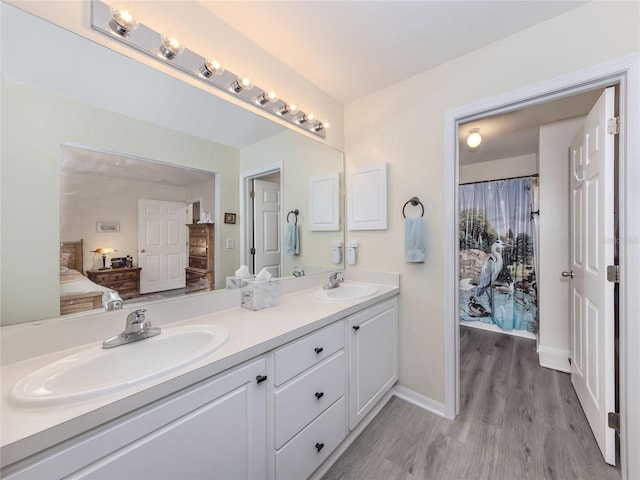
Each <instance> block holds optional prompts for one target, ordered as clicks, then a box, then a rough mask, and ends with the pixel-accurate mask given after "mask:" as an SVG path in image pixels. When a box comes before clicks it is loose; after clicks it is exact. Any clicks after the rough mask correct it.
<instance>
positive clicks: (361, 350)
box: [348, 298, 398, 430]
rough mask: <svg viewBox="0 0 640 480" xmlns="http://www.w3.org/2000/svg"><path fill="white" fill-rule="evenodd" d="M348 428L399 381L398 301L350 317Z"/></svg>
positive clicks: (384, 303) (392, 300) (380, 304)
mask: <svg viewBox="0 0 640 480" xmlns="http://www.w3.org/2000/svg"><path fill="white" fill-rule="evenodd" d="M348 335H349V429H350V430H353V429H354V428H355V426H356V425H357V424H358V423H359V422H360V421H361V420H362V419H363V418H364V417H365V415H366V414H367V413H369V411H370V410H371V408H373V406H374V405H375V404H376V403H377V402H378V401H379V400H380V399H381V398H382V397H383V396H384V394H385V393H386V392H387V391H388V390H389V389H390V388H391V387H392V386H393V384H394V383H395V382H396V381H397V380H398V320H397V300H396V298H393V299H391V300H387V301H384V302H381V303H379V304H378V305H374V306H373V307H371V308H369V309H367V310H364V311H362V312H360V313H357V314H355V315H352V316H351V317H350V318H349V333H348Z"/></svg>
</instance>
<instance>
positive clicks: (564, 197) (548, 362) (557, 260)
mask: <svg viewBox="0 0 640 480" xmlns="http://www.w3.org/2000/svg"><path fill="white" fill-rule="evenodd" d="M581 122H582V119H581V118H575V119H570V120H565V121H562V122H555V123H550V124H547V125H542V126H541V127H540V134H539V152H538V158H539V162H540V187H539V189H540V190H539V191H540V216H539V219H538V220H539V226H540V252H541V253H540V255H539V257H538V258H539V262H540V268H539V271H538V272H537V273H536V274H537V279H538V314H539V318H540V336H539V342H538V354H539V359H540V365H542V366H544V367H550V368H555V369H557V370H562V371H565V372H568V371H570V365H569V360H568V359H569V354H570V343H569V293H570V289H569V287H570V282H569V280H568V279H566V278H563V277H562V276H561V275H560V273H561V272H562V271H563V270H569V269H570V263H569V154H568V151H569V150H568V149H569V145H570V143H571V139H572V138H573V136H574V134H575V133H576V132H577V130H578V127H579V126H580V124H581Z"/></svg>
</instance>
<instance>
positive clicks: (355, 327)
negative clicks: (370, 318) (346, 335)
mask: <svg viewBox="0 0 640 480" xmlns="http://www.w3.org/2000/svg"><path fill="white" fill-rule="evenodd" d="M352 328H353V329H354V330H355V331H356V332H357V331H358V330H360V325H354V326H353V327H352Z"/></svg>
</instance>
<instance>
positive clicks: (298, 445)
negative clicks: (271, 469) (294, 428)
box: [276, 397, 347, 480]
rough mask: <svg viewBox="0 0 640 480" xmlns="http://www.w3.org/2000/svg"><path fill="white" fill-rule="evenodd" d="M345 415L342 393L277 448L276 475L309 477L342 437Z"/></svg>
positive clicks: (284, 478)
mask: <svg viewBox="0 0 640 480" xmlns="http://www.w3.org/2000/svg"><path fill="white" fill-rule="evenodd" d="M345 417H346V402H345V399H344V397H342V398H341V399H340V400H338V401H337V402H336V403H334V404H333V405H332V406H331V407H330V408H329V409H328V410H327V411H326V412H324V413H323V414H322V415H320V416H319V417H318V418H317V419H316V420H315V421H314V422H313V423H312V424H311V425H309V426H308V427H307V428H305V429H304V430H303V431H302V432H300V434H299V435H297V436H296V437H295V438H294V439H293V440H291V441H290V442H289V443H288V444H287V445H285V446H284V447H283V448H282V449H281V450H280V451H278V452H276V478H278V480H289V479H291V480H300V479H301V478H308V477H309V475H311V474H312V473H313V471H314V470H315V469H316V468H318V466H319V465H320V464H321V463H322V462H324V461H325V460H326V458H327V457H328V456H329V455H330V454H331V452H332V451H333V450H335V448H336V447H337V446H338V445H340V442H342V440H344V438H345V436H346V433H347V428H346V421H345Z"/></svg>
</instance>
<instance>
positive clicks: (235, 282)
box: [226, 275, 255, 289]
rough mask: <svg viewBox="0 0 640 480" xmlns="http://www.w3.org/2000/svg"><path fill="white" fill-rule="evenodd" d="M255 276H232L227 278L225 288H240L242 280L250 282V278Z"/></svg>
mask: <svg viewBox="0 0 640 480" xmlns="http://www.w3.org/2000/svg"><path fill="white" fill-rule="evenodd" d="M254 277H255V275H250V276H248V277H246V276H245V277H237V276H235V275H234V276H233V277H227V286H226V288H228V289H234V288H242V282H243V281H244V280H251V279H252V278H254Z"/></svg>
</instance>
